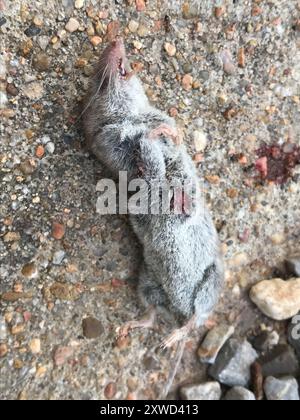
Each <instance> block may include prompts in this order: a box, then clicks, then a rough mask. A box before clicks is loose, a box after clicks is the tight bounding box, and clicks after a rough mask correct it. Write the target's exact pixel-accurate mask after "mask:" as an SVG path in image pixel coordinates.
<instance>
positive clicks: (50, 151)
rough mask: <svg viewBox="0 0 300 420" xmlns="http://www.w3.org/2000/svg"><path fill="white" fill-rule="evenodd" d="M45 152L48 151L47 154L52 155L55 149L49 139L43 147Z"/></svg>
mask: <svg viewBox="0 0 300 420" xmlns="http://www.w3.org/2000/svg"><path fill="white" fill-rule="evenodd" d="M45 149H46V151H47V153H49V155H53V153H54V151H55V145H54V143H52V142H51V141H50V142H49V143H47V144H46V147H45Z"/></svg>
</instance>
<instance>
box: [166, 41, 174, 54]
mask: <svg viewBox="0 0 300 420" xmlns="http://www.w3.org/2000/svg"><path fill="white" fill-rule="evenodd" d="M165 51H166V52H167V54H168V56H169V57H174V55H175V54H176V47H175V45H173V44H170V43H169V42H166V43H165Z"/></svg>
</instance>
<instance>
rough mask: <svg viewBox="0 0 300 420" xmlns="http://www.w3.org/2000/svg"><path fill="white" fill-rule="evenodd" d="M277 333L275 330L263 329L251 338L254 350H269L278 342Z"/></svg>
mask: <svg viewBox="0 0 300 420" xmlns="http://www.w3.org/2000/svg"><path fill="white" fill-rule="evenodd" d="M279 338H280V337H279V335H278V333H277V332H276V331H272V332H270V331H263V332H262V333H261V334H259V335H258V336H257V337H255V339H254V340H253V343H252V344H253V347H254V348H255V350H257V351H260V352H265V351H268V350H271V349H272V348H273V347H275V346H277V344H278V343H279Z"/></svg>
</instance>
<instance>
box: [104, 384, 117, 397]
mask: <svg viewBox="0 0 300 420" xmlns="http://www.w3.org/2000/svg"><path fill="white" fill-rule="evenodd" d="M116 393H117V385H116V384H115V383H114V382H110V383H109V384H107V385H106V387H105V389H104V395H105V398H107V399H108V400H111V399H112V398H114V396H115V395H116Z"/></svg>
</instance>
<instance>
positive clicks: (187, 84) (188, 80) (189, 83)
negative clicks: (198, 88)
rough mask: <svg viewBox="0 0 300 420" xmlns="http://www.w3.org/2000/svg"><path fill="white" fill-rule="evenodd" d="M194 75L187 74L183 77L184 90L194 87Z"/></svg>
mask: <svg viewBox="0 0 300 420" xmlns="http://www.w3.org/2000/svg"><path fill="white" fill-rule="evenodd" d="M193 80H194V79H193V76H191V75H190V74H186V75H184V76H183V78H182V87H183V89H184V90H186V91H189V90H191V89H192V87H193Z"/></svg>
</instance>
